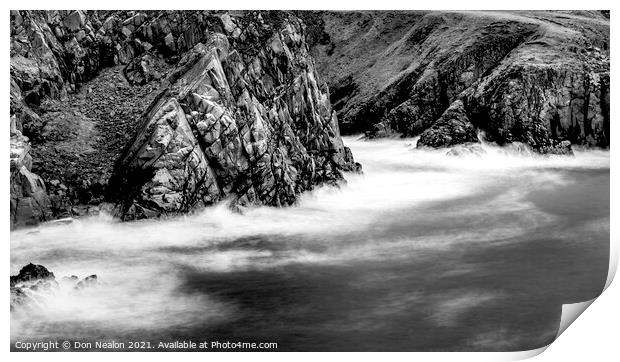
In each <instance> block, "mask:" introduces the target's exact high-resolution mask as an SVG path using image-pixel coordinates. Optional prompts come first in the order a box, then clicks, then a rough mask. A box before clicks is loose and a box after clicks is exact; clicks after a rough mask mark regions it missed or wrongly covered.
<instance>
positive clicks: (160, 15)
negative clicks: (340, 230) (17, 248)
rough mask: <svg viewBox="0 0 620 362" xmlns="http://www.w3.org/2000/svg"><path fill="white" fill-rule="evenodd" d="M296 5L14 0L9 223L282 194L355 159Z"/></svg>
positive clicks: (157, 211) (172, 210) (336, 175)
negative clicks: (199, 6)
mask: <svg viewBox="0 0 620 362" xmlns="http://www.w3.org/2000/svg"><path fill="white" fill-rule="evenodd" d="M305 39H306V36H305V26H304V24H303V22H302V21H301V20H300V19H299V18H298V17H296V16H294V15H293V14H291V13H288V12H256V11H247V12H236V13H233V12H217V11H144V12H136V11H12V12H11V225H12V226H13V227H14V226H21V225H28V224H34V223H37V222H40V221H44V220H50V219H52V218H58V217H63V216H71V215H76V214H77V215H80V214H83V213H90V212H97V211H98V210H100V209H101V208H102V207H105V206H102V205H109V207H110V208H113V209H114V210H115V212H116V213H117V215H118V216H120V217H121V218H123V219H136V218H145V217H157V216H162V215H171V214H177V213H186V212H189V211H192V210H195V209H197V208H200V207H203V206H206V205H210V204H213V203H215V202H218V201H220V200H224V199H231V200H232V202H233V204H234V205H251V204H261V205H271V206H283V205H290V204H292V203H294V202H295V200H296V197H297V195H299V194H300V193H301V192H303V191H306V190H310V189H312V188H313V187H314V186H315V185H318V184H323V183H328V184H336V183H338V182H339V181H341V180H343V174H342V172H343V171H359V170H360V167H361V166H360V165H359V164H357V163H355V162H354V160H353V156H352V155H351V152H350V150H349V149H348V148H347V147H345V146H344V145H343V143H342V140H341V138H340V131H339V127H338V120H337V117H336V113H335V112H334V111H333V110H332V107H331V104H330V100H329V99H330V96H329V90H328V88H327V86H326V85H325V83H324V82H321V80H320V77H319V75H318V74H317V72H316V69H315V66H314V62H313V59H312V58H311V56H310V54H309V48H308V45H307V43H306V40H305Z"/></svg>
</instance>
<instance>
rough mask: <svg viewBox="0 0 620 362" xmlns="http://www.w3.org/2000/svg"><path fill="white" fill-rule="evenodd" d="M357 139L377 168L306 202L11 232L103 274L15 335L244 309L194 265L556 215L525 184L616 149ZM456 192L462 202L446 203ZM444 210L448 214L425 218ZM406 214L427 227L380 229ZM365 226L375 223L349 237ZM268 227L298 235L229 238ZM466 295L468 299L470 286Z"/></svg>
mask: <svg viewBox="0 0 620 362" xmlns="http://www.w3.org/2000/svg"><path fill="white" fill-rule="evenodd" d="M345 143H346V144H347V145H348V146H349V147H351V149H352V151H353V154H354V156H355V158H356V160H357V161H359V162H361V163H362V165H363V170H364V173H363V174H361V175H353V174H349V175H346V179H347V181H348V182H347V184H346V185H343V186H342V187H341V188H339V189H334V188H327V187H325V188H318V189H316V190H314V191H313V192H309V193H307V194H305V195H303V196H302V197H301V198H300V201H299V203H298V205H296V206H294V207H290V208H281V209H276V208H268V207H256V208H251V209H247V210H245V211H244V212H243V213H242V214H239V213H233V212H231V211H230V210H228V209H227V208H226V207H225V206H224V205H218V206H215V207H211V208H208V209H205V210H204V211H202V212H200V213H198V214H196V215H191V216H186V217H182V218H177V219H171V220H164V221H161V220H160V221H157V220H147V221H138V222H131V223H119V222H116V221H115V220H113V219H112V218H111V217H109V216H106V215H102V216H98V217H91V218H84V219H80V220H75V221H74V222H72V223H69V224H58V223H56V224H54V223H49V224H44V225H40V226H39V227H36V228H31V229H22V230H17V231H14V232H12V233H11V274H16V273H17V272H18V271H19V268H21V267H22V266H23V265H25V264H27V263H28V262H33V263H35V264H42V265H45V266H46V267H47V268H48V269H49V270H51V271H52V272H54V274H55V275H56V277H57V278H60V277H62V276H65V275H78V276H80V277H85V276H87V275H90V274H97V275H98V276H99V279H100V280H101V281H102V284H101V285H100V286H99V287H97V288H93V289H89V290H84V291H81V292H75V291H73V290H71V289H66V288H65V289H62V288H61V289H60V290H59V291H58V292H56V293H55V294H53V295H49V296H48V297H47V298H46V300H45V303H44V306H43V307H42V308H41V309H40V310H38V311H29V312H28V313H21V314H20V313H13V314H12V316H11V318H12V320H11V334H12V336H17V335H19V336H30V337H36V336H49V335H54V334H55V333H60V332H58V331H56V329H55V328H56V326H57V324H58V323H61V324H62V323H67V322H72V323H85V325H93V324H94V325H96V326H97V328H98V330H99V331H100V332H101V333H113V332H114V331H119V330H123V331H132V330H141V329H149V330H156V329H164V330H165V329H166V328H169V327H171V326H186V327H188V328H189V327H191V326H192V324H193V323H205V320H207V321H208V320H213V321H214V322H216V321H223V320H224V321H225V320H233V319H234V318H236V316H235V315H236V313H235V306H234V305H229V304H226V303H222V302H220V301H218V300H216V299H213V298H210V297H209V296H207V295H202V294H182V293H178V291H177V286H178V285H179V283H181V273H182V272H183V270H184V268H185V267H191V268H197V269H200V270H206V271H214V272H231V271H236V270H248V269H265V268H274V267H277V266H282V265H287V264H291V263H297V264H319V265H320V264H341V263H350V262H358V261H364V260H377V259H384V260H394V259H398V258H410V259H411V258H413V259H415V258H424V257H425V255H426V254H425V253H427V252H433V251H437V250H442V249H449V248H459V247H460V246H459V245H464V244H466V243H469V242H471V241H472V240H475V241H476V242H477V243H485V242H495V243H497V242H501V240H511V239H510V238H512V237H515V236H518V235H520V234H522V233H523V232H524V231H526V230H531V229H533V228H538V227H543V228H544V227H546V226H551V225H553V224H554V223H556V222H557V216H555V215H552V214H550V213H547V212H544V211H543V210H540V209H539V208H537V207H535V206H534V205H533V204H532V202H531V201H529V200H528V199H527V198H525V197H524V196H525V195H527V194H528V193H529V192H531V191H532V190H537V191H541V190H547V189H549V190H551V189H553V188H555V187H557V186H558V185H566V184H570V183H572V182H575V181H574V180H573V179H570V178H567V177H565V174H564V173H563V172H562V171H566V170H598V169H609V152H607V151H597V150H588V151H579V150H578V151H576V152H575V156H574V157H566V156H540V155H535V154H531V153H527V152H525V153H524V152H518V151H515V150H511V149H505V148H501V147H497V146H494V145H490V144H485V143H483V144H482V145H481V146H480V147H481V148H482V149H483V150H484V152H483V153H482V154H468V155H465V156H460V157H454V156H447V155H446V152H447V150H446V149H442V150H420V149H416V148H415V144H416V140H415V139H389V140H377V141H364V140H361V139H357V138H355V137H348V138H345ZM469 197H477V198H480V199H481V201H479V202H478V203H477V204H476V207H472V206H468V205H469V204H467V203H464V204H463V203H460V202H458V200H461V199H466V198H469ZM452 200H454V207H453V208H445V207H443V208H440V209H437V208H434V207H433V205H435V204H437V203H444V204H445V203H446V202H447V203H450V202H452ZM441 222H443V223H445V225H444V226H443V227H439V228H438V227H435V228H432V229H427V228H425V225H432V224H437V223H441ZM407 223H412V225H415V226H416V228H417V229H416V230H419V231H416V232H414V233H401V232H400V231H398V230H397V231H393V230H386V231H384V232H383V231H381V230H380V229H381V228H382V227H383V228H386V229H389V228H392V227H393V228H395V229H397V228H399V227H402V225H406V224H407ZM598 226H599V225H598V224H594V225H592V227H593V228H596V227H598ZM607 227H608V226H607ZM392 231H393V232H392ZM352 234H354V235H358V234H359V235H365V236H364V237H360V236H355V237H352V239H354V240H358V241H355V242H351V240H350V239H347V242H339V240H342V239H343V238H344V239H346V236H347V235H352ZM265 235H277V236H278V240H283V241H282V242H283V243H284V244H285V245H284V246H282V247H281V248H279V249H274V248H261V247H256V248H252V247H250V248H248V247H242V248H238V247H234V245H233V247H228V248H218V246H221V245H225V244H227V243H231V242H234V241H235V240H238V239H240V238H252V237H256V236H265ZM251 242H252V241H250V243H251ZM506 242H509V241H506ZM250 245H251V244H250ZM179 251H181V252H179ZM454 272H455V273H457V272H458V270H457V269H455V271H454ZM459 298H460V299H459ZM455 300H456V303H457V304H459V303H460V302H459V301H462V300H466V298H465V299H464V298H463V297H455ZM467 300H468V299H467ZM444 304H445V305H446V306H449V307H452V304H450V303H449V302H445V303H444ZM460 304H462V303H460ZM442 305H443V304H442ZM454 308H456V309H455V310H460V309H458V308H461V309H462V306H459V305H455V306H454ZM197 315H199V316H200V318H199V319H197V318H196V316H197ZM442 323H447V324H450V323H453V322H452V319H450V320H449V321H448V322H446V321H443V322H442Z"/></svg>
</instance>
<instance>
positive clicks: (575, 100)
mask: <svg viewBox="0 0 620 362" xmlns="http://www.w3.org/2000/svg"><path fill="white" fill-rule="evenodd" d="M299 14H300V16H301V17H302V18H303V19H308V22H309V24H312V27H313V29H311V30H310V33H312V34H313V36H312V37H311V39H314V42H313V43H312V44H311V46H312V52H313V54H314V55H315V59H316V60H317V65H318V68H319V72H320V73H322V74H324V75H325V76H326V78H327V79H328V80H329V85H330V88H331V89H332V102H333V104H334V108H335V109H336V111H337V112H338V114H339V118H340V120H341V122H342V125H341V126H342V129H343V131H344V132H345V133H355V132H366V133H367V135H368V136H370V137H375V136H383V135H391V134H393V133H399V134H401V135H404V136H416V135H419V134H421V133H422V132H424V131H425V130H426V129H428V128H429V127H431V126H432V125H433V124H435V123H436V122H438V120H439V119H441V115H442V114H443V112H444V111H445V110H446V109H447V108H448V107H449V106H450V105H451V104H453V102H454V101H457V100H461V101H462V102H463V105H464V109H465V111H466V115H467V117H468V118H469V120H470V121H471V123H472V124H473V125H474V126H475V127H476V128H478V129H481V130H483V131H485V132H486V134H487V137H488V138H489V140H492V141H496V142H498V143H500V144H503V143H507V142H524V143H527V144H528V145H530V146H531V147H532V148H533V149H534V150H535V151H538V152H542V153H546V152H564V151H565V150H566V148H565V147H563V146H562V145H561V142H563V141H564V142H571V143H574V144H581V145H590V146H599V147H607V146H608V145H609V16H608V14H609V13H604V12H598V11H556V12H553V11H516V12H514V11H513V12H505V11H458V12H436V11H424V12H389V11H388V12H342V13H341V12H338V13H336V12H321V13H307V12H300V13H299ZM444 129H445V130H446V131H448V132H449V131H450V129H448V128H444ZM436 130H437V129H436ZM435 133H436V132H435Z"/></svg>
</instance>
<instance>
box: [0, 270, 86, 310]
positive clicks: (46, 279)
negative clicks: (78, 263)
mask: <svg viewBox="0 0 620 362" xmlns="http://www.w3.org/2000/svg"><path fill="white" fill-rule="evenodd" d="M10 280H11V281H10V295H11V301H10V305H11V311H14V310H19V309H23V308H33V307H36V306H37V305H38V304H39V303H41V302H42V301H43V300H44V299H45V298H46V297H48V296H50V295H52V294H53V293H54V292H56V291H57V290H58V289H59V288H60V287H61V286H62V285H63V284H67V283H69V284H71V285H70V287H72V288H73V289H74V290H81V289H84V288H90V287H94V286H96V285H97V275H95V274H93V275H91V276H88V277H86V278H84V279H82V280H79V278H78V277H77V276H75V275H73V276H71V277H63V278H62V279H61V283H60V284H59V283H58V282H57V281H56V278H55V276H54V273H52V272H50V271H49V270H48V269H47V268H46V267H44V266H43V265H35V264H32V263H29V264H28V265H26V266H24V267H23V268H21V270H20V271H19V273H18V274H17V275H11V277H10Z"/></svg>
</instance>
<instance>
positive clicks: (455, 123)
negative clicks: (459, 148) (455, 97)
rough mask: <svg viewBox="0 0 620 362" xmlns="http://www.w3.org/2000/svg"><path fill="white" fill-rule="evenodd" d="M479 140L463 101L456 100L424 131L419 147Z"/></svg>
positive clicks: (442, 145) (447, 145) (444, 145)
mask: <svg viewBox="0 0 620 362" xmlns="http://www.w3.org/2000/svg"><path fill="white" fill-rule="evenodd" d="M477 140H478V138H477V133H476V129H475V128H474V126H473V125H472V124H471V122H469V118H467V114H466V112H465V108H464V107H463V102H461V101H455V102H454V103H452V105H451V106H450V107H449V108H448V109H446V111H445V112H443V114H442V115H441V117H439V119H438V120H437V122H435V123H434V124H433V125H432V126H431V127H429V128H427V129H426V130H425V131H424V132H422V134H421V135H420V139H419V140H418V144H417V147H418V148H420V147H434V148H438V147H449V146H452V145H457V144H461V143H468V142H476V141H477Z"/></svg>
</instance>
